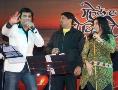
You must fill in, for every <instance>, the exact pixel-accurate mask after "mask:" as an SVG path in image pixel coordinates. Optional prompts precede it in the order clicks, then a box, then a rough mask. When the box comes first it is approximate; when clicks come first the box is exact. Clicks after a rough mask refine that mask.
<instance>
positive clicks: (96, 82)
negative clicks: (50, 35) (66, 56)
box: [80, 17, 116, 90]
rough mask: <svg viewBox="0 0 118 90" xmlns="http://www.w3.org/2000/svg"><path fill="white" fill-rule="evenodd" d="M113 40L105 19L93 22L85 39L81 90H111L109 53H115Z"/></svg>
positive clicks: (96, 19) (99, 18)
mask: <svg viewBox="0 0 118 90" xmlns="http://www.w3.org/2000/svg"><path fill="white" fill-rule="evenodd" d="M115 46H116V43H115V38H114V36H113V34H112V31H111V29H110V27H109V24H108V21H107V19H106V18H105V17H97V18H95V19H94V20H93V29H92V33H91V34H90V35H89V37H88V38H87V37H86V40H85V45H84V49H83V52H82V57H83V62H84V66H83V70H82V77H81V81H80V84H81V90H112V89H113V87H112V86H113V83H112V82H113V80H112V73H113V68H112V61H111V58H110V53H113V52H114V51H115Z"/></svg>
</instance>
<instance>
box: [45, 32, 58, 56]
mask: <svg viewBox="0 0 118 90" xmlns="http://www.w3.org/2000/svg"><path fill="white" fill-rule="evenodd" d="M55 36H56V33H53V35H52V36H51V38H50V40H49V42H48V44H47V46H46V53H47V54H51V52H52V49H53V48H54V46H53V41H54V38H55Z"/></svg>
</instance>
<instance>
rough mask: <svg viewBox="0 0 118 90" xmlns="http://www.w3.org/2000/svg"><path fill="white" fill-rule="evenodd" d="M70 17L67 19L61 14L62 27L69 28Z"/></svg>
mask: <svg viewBox="0 0 118 90" xmlns="http://www.w3.org/2000/svg"><path fill="white" fill-rule="evenodd" d="M71 22H72V19H68V18H67V17H66V16H64V15H62V16H61V19H60V23H61V26H62V27H63V28H70V27H71Z"/></svg>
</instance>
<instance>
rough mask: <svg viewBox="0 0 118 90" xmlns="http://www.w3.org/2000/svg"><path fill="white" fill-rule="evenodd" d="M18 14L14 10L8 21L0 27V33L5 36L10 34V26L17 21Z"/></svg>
mask: <svg viewBox="0 0 118 90" xmlns="http://www.w3.org/2000/svg"><path fill="white" fill-rule="evenodd" d="M19 16H20V14H19V13H18V12H16V13H15V14H14V15H13V16H12V17H11V18H10V19H9V21H8V22H7V23H6V24H5V25H4V26H3V28H2V34H3V35H5V36H8V37H9V36H10V33H11V32H12V30H13V29H12V28H13V27H12V26H13V25H14V24H16V23H18V22H19Z"/></svg>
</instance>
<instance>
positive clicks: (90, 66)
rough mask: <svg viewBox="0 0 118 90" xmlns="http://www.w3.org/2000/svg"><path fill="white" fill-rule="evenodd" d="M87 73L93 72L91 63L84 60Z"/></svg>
mask: <svg viewBox="0 0 118 90" xmlns="http://www.w3.org/2000/svg"><path fill="white" fill-rule="evenodd" d="M85 64H86V68H87V71H88V74H89V75H90V76H91V75H92V74H93V65H92V64H90V63H89V62H88V61H87V60H86V61H85Z"/></svg>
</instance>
